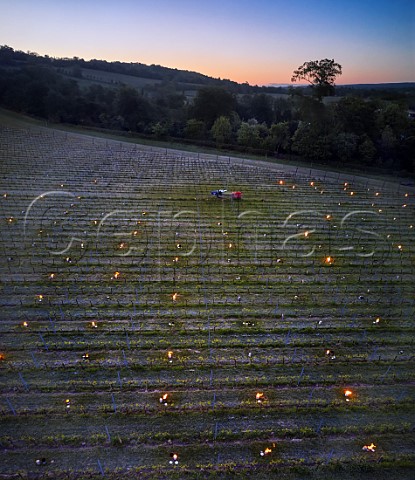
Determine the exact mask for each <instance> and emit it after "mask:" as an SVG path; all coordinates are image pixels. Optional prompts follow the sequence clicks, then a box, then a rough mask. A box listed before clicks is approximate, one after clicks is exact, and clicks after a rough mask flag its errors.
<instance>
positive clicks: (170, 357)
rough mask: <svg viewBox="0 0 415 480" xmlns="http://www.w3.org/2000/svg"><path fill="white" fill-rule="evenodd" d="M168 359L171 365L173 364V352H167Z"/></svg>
mask: <svg viewBox="0 0 415 480" xmlns="http://www.w3.org/2000/svg"><path fill="white" fill-rule="evenodd" d="M167 358H168V359H169V362H170V363H172V362H173V352H172V351H171V350H169V351H168V352H167Z"/></svg>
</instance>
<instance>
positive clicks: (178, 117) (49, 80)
mask: <svg viewBox="0 0 415 480" xmlns="http://www.w3.org/2000/svg"><path fill="white" fill-rule="evenodd" d="M313 68H314V71H317V73H318V76H317V77H316V76H314V77H313ZM316 69H317V70H316ZM319 69H320V70H319ZM340 73H341V67H340V65H338V64H336V63H334V61H332V60H324V61H321V62H314V63H313V62H308V63H306V64H304V65H303V66H302V67H300V68H299V69H298V70H296V71H295V72H294V76H293V80H295V79H306V80H307V81H309V82H310V83H311V84H312V93H313V94H312V95H305V94H304V93H303V92H302V91H301V89H298V90H297V89H292V90H291V94H290V95H275V94H270V93H269V92H268V91H266V90H265V91H264V93H250V94H235V93H233V92H231V91H229V89H226V88H223V87H217V86H204V87H203V86H201V87H200V88H199V89H198V91H197V94H196V96H195V98H194V99H192V100H189V98H188V97H186V96H185V95H184V93H183V92H182V91H180V90H179V89H178V88H177V85H176V84H174V83H172V82H162V83H159V84H158V85H154V87H153V88H152V90H151V91H148V90H147V91H146V92H141V91H139V90H137V89H136V88H133V87H131V86H127V85H115V86H103V85H100V84H97V83H92V82H85V83H81V82H78V81H77V80H75V79H73V78H68V77H67V76H64V75H61V74H59V73H58V70H57V69H56V68H51V67H50V66H48V65H42V64H34V65H33V64H32V65H27V64H23V65H22V66H20V67H19V66H16V65H13V66H12V67H10V66H8V67H7V66H3V68H1V65H0V105H2V106H4V107H6V108H9V109H12V110H16V111H20V112H25V113H28V114H30V115H34V116H37V117H40V118H45V119H48V120H50V121H54V122H65V123H73V124H80V125H84V126H91V127H100V128H107V129H111V130H123V131H128V132H135V133H137V134H141V135H149V136H152V137H154V138H157V139H167V140H169V139H179V140H180V141H182V142H189V143H195V144H199V145H212V146H218V147H224V148H227V149H233V150H240V151H246V152H255V153H261V154H267V155H276V156H279V155H293V154H294V155H298V156H301V157H302V158H303V159H307V160H310V161H312V162H316V163H340V162H341V163H349V164H354V165H356V166H361V167H364V168H367V167H368V166H375V167H382V168H388V169H391V170H396V171H397V170H406V171H408V172H414V171H415V165H414V158H415V155H414V152H415V122H414V120H412V119H410V118H408V113H407V112H408V101H411V99H410V97H408V96H405V95H394V96H393V98H390V97H389V98H382V96H379V95H377V96H376V97H375V98H362V97H358V96H352V95H347V96H345V97H340V98H336V99H335V100H336V101H333V102H328V103H325V102H324V101H323V100H322V99H323V96H325V95H326V94H327V93H333V88H334V78H335V77H336V76H337V75H339V74H340ZM143 93H144V94H143Z"/></svg>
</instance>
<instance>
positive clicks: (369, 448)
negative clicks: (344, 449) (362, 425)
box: [362, 442, 376, 452]
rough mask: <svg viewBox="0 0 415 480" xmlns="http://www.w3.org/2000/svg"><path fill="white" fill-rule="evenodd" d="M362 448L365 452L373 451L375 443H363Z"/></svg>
mask: <svg viewBox="0 0 415 480" xmlns="http://www.w3.org/2000/svg"><path fill="white" fill-rule="evenodd" d="M362 450H365V451H366V452H374V451H375V450H376V445H375V444H374V443H373V442H372V443H371V444H370V445H364V446H363V448H362Z"/></svg>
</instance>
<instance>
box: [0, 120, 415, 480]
mask: <svg viewBox="0 0 415 480" xmlns="http://www.w3.org/2000/svg"><path fill="white" fill-rule="evenodd" d="M0 145H1V150H0V160H1V161H0V165H1V167H0V168H1V187H0V188H1V190H0V205H1V216H0V220H1V225H2V226H1V229H0V233H1V247H2V255H1V259H0V269H1V278H2V283H1V305H2V310H1V322H0V342H1V349H0V368H1V377H0V379H1V392H0V397H1V399H0V413H1V418H0V445H1V453H0V478H57V479H60V478H62V479H64V478H65V479H67V478H71V479H72V478H73V479H75V478H103V477H106V478H114V479H115V478H144V479H146V478H158V479H163V478H166V479H170V478H172V479H174V478H177V479H182V478H195V479H199V478H235V477H240V478H256V479H268V478H284V479H298V480H299V479H307V478H311V479H332V478H336V477H338V476H340V475H341V476H343V477H344V478H347V479H372V478H373V479H388V480H392V479H398V478H399V479H400V480H404V479H408V480H409V479H411V478H413V472H414V467H415V462H414V448H415V440H414V435H413V428H414V423H413V419H414V392H415V385H414V378H415V375H414V373H415V372H414V368H413V360H414V337H413V332H414V322H413V320H414V313H415V299H414V295H413V285H414V279H415V278H414V277H415V272H414V270H415V269H414V267H415V257H414V254H415V245H414V225H415V216H414V206H415V198H414V191H413V188H412V189H410V187H403V186H401V185H399V184H394V183H388V182H384V181H381V182H378V181H376V180H371V179H369V178H367V179H363V178H360V179H358V178H356V177H355V178H354V180H353V181H351V180H350V176H346V175H342V174H340V173H336V174H333V175H330V174H329V173H327V172H320V173H319V172H317V171H311V170H308V171H307V170H305V169H297V168H295V169H294V168H292V167H284V166H281V165H273V164H266V163H263V162H261V163H255V162H252V161H249V160H245V159H237V158H230V157H224V156H219V155H208V154H198V153H191V152H180V151H174V150H169V149H165V148H158V147H151V146H140V145H137V144H132V143H123V142H120V141H116V140H113V139H105V138H97V137H96V136H94V137H92V136H86V135H79V134H77V133H74V132H64V131H58V130H54V129H52V128H45V127H42V126H40V125H35V124H32V125H29V124H25V123H22V122H19V121H18V120H15V121H14V122H10V121H9V120H7V119H6V117H4V116H3V117H1V118H0ZM216 188H225V189H227V190H228V191H229V192H230V191H235V190H241V191H242V192H243V199H242V200H241V201H233V200H231V199H230V198H229V196H225V198H224V199H222V200H220V199H216V198H214V197H213V196H212V195H211V194H210V192H211V190H213V189H216ZM349 392H350V393H349ZM166 395H167V396H166ZM372 443H373V444H374V445H375V446H376V447H371V448H370V449H363V447H364V446H371V444H372ZM267 449H269V450H270V451H269V450H267ZM371 450H374V451H371ZM173 454H175V455H177V459H176V457H174V456H173ZM37 460H39V461H40V462H37ZM176 461H177V464H176ZM37 463H40V465H38V464H37Z"/></svg>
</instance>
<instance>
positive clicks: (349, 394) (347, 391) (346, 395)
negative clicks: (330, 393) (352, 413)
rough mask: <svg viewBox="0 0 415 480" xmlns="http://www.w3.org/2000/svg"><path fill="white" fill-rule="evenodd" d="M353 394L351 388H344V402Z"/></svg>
mask: <svg viewBox="0 0 415 480" xmlns="http://www.w3.org/2000/svg"><path fill="white" fill-rule="evenodd" d="M352 395H353V392H352V391H351V390H345V391H344V396H345V397H346V402H349V401H350V397H351V396H352Z"/></svg>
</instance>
